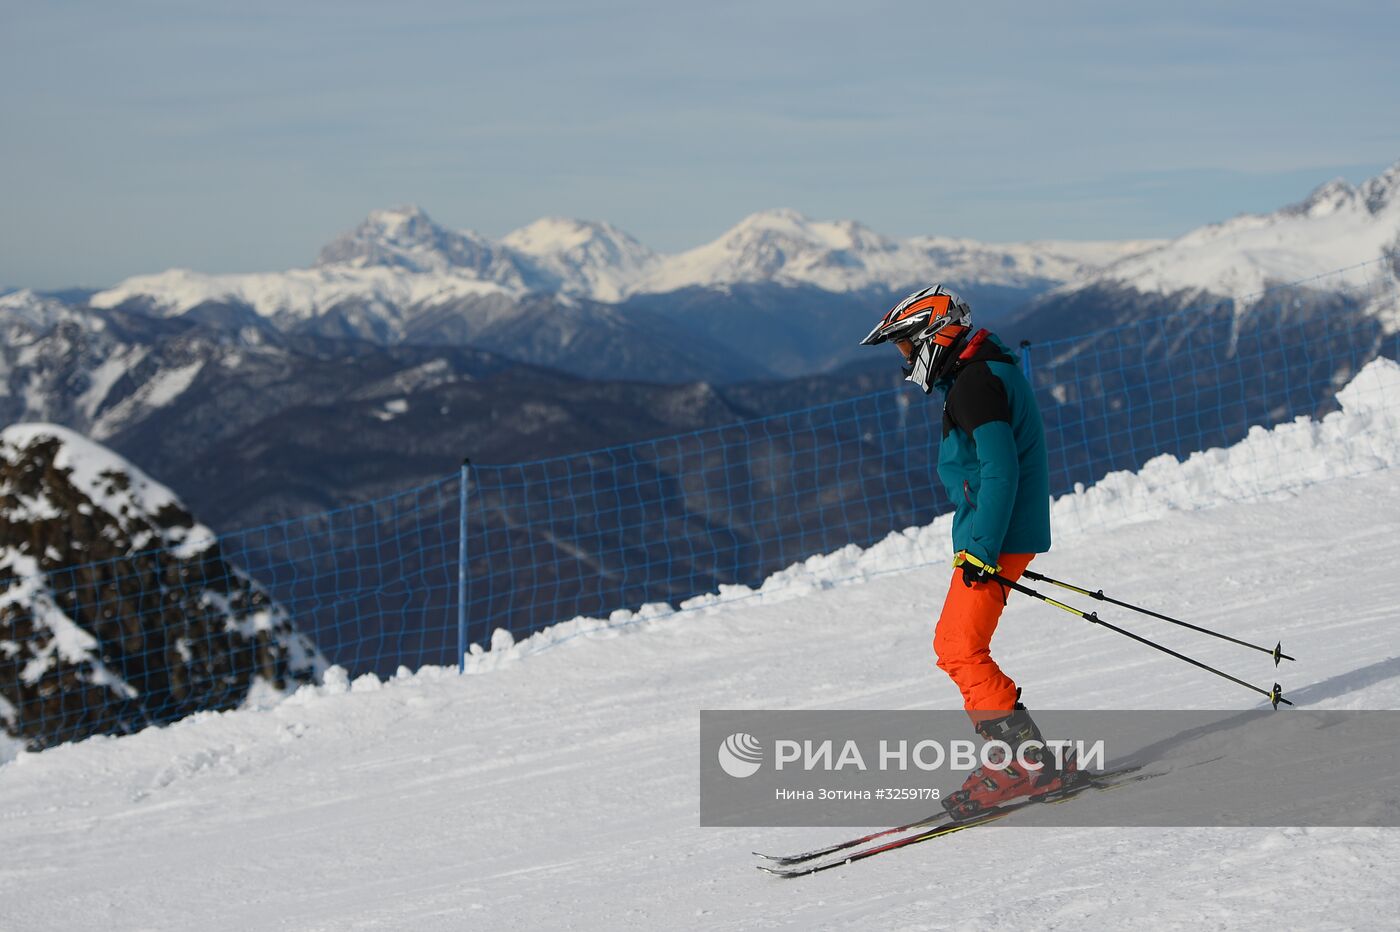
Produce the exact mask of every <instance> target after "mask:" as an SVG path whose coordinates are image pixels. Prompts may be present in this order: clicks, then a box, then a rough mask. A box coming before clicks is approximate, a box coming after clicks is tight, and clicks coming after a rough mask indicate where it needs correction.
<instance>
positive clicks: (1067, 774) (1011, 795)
mask: <svg viewBox="0 0 1400 932" xmlns="http://www.w3.org/2000/svg"><path fill="white" fill-rule="evenodd" d="M977 733H978V734H979V735H981V736H982V737H983V738H985V739H987V740H988V741H1004V742H1006V744H1007V745H1008V746H1009V747H1010V748H1011V760H1009V761H1007V762H1004V763H1003V761H1001V760H998V759H995V758H994V759H993V760H992V761H991V762H992V763H995V764H997V765H998V766H996V767H978V768H977V769H976V770H974V771H973V772H972V773H971V774H969V775H968V777H967V779H966V780H965V781H963V785H962V789H960V790H957V791H956V792H954V793H952V794H950V795H949V796H948V798H947V799H945V800H943V808H944V809H947V810H948V812H949V813H950V814H951V815H952V816H953V818H954V820H956V821H963V820H966V819H970V818H974V817H976V816H977V815H978V814H979V813H982V812H986V811H987V810H990V809H996V808H997V807H999V806H1004V805H1006V804H1007V803H1009V802H1012V801H1014V800H1017V799H1022V798H1029V799H1031V800H1032V801H1034V800H1037V799H1040V798H1043V797H1046V796H1049V795H1051V794H1053V793H1058V792H1061V791H1063V790H1066V789H1069V788H1070V787H1072V786H1074V785H1075V784H1076V783H1077V782H1078V781H1079V777H1080V774H1079V769H1078V767H1077V765H1076V764H1075V762H1074V760H1073V759H1072V758H1070V757H1066V758H1065V759H1064V760H1063V761H1062V762H1061V763H1062V766H1059V767H1057V766H1056V762H1055V755H1054V754H1053V753H1051V752H1050V750H1049V749H1048V748H1045V747H1044V746H1043V745H1044V743H1045V738H1044V737H1043V736H1042V735H1041V733H1040V729H1039V728H1038V727H1037V726H1036V724H1035V720H1034V719H1032V718H1031V714H1030V712H1028V711H1027V710H1026V707H1025V706H1024V705H1022V704H1021V703H1019V702H1018V703H1016V707H1015V709H1014V711H1012V712H1011V714H1009V715H1004V716H1002V717H1000V718H992V719H985V720H983V721H981V722H979V723H978V724H977ZM1028 741H1035V742H1038V743H1039V745H1040V746H1039V747H1036V748H1030V749H1027V751H1026V754H1025V758H1026V761H1027V763H1029V764H1030V765H1031V766H1030V767H1029V768H1027V767H1023V766H1022V765H1021V763H1020V761H1018V760H1017V752H1018V751H1019V750H1020V748H1021V745H1023V744H1025V743H1026V742H1028Z"/></svg>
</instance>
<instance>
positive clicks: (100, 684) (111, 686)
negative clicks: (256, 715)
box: [0, 424, 326, 749]
mask: <svg viewBox="0 0 1400 932" xmlns="http://www.w3.org/2000/svg"><path fill="white" fill-rule="evenodd" d="M325 667H326V663H325V660H324V659H323V658H322V657H321V655H320V653H319V652H318V651H317V649H316V647H315V646H314V645H313V644H312V643H311V641H310V640H309V639H307V638H306V637H305V636H303V635H302V634H301V633H299V632H298V631H297V629H296V627H295V626H294V625H293V623H292V620H291V618H290V617H289V616H288V615H287V613H286V611H284V610H283V609H282V608H281V607H280V606H278V605H277V604H276V603H274V602H273V600H272V599H271V598H270V597H269V596H268V594H267V593H266V591H264V590H263V589H262V588H261V587H260V586H259V585H258V584H257V583H255V582H254V581H253V580H251V579H250V578H249V577H248V576H247V575H246V574H244V573H243V572H241V571H240V570H239V569H237V568H236V567H234V566H231V565H230V564H229V563H228V562H227V561H226V560H225V559H224V558H223V556H222V555H221V552H220V547H219V542H218V540H217V539H216V538H215V536H214V534H213V533H212V532H211V531H210V530H209V529H208V528H206V527H204V526H203V525H201V524H199V523H198V522H196V521H195V520H194V518H193V516H191V514H190V513H189V511H187V510H186V509H185V507H184V506H183V505H182V504H181V503H180V501H179V500H178V499H177V498H176V497H175V495H174V494H173V493H171V492H170V490H169V489H166V488H165V487H164V486H161V485H160V484H158V483H156V482H154V481H152V480H151V479H149V478H148V477H147V476H146V475H145V474H144V473H142V472H141V471H140V470H138V469H136V468H135V467H133V466H131V465H130V464H129V463H127V462H126V461H125V460H123V459H121V458H120V457H119V456H117V455H116V454H113V453H111V452H110V451H108V450H106V449H105V448H103V447H101V446H99V445H98V444H96V443H93V442H92V441H89V440H87V439H85V438H83V437H82V436H80V435H78V434H76V433H74V432H72V431H70V430H67V429H66V428H62V427H56V426H52V425H44V424H20V425H15V426H12V427H8V428H6V429H5V430H4V431H3V432H0V723H2V724H3V726H4V729H5V730H6V731H7V732H8V733H9V734H10V735H12V736H14V737H16V738H18V739H20V740H22V741H23V742H25V744H26V745H27V746H28V747H30V748H32V749H38V748H43V747H47V746H50V745H53V744H57V743H60V742H63V741H71V740H74V739H78V738H84V737H88V736H90V735H96V734H121V733H127V732H132V731H137V730H139V729H141V728H144V727H146V726H148V725H158V724H163V723H167V722H172V721H174V720H176V719H179V718H181V717H183V716H185V715H188V714H190V713H192V712H196V711H201V710H206V709H229V708H233V707H236V706H238V705H240V704H241V703H243V702H244V701H245V700H246V699H247V698H248V696H249V694H250V692H251V691H253V690H255V689H273V690H285V689H288V688H290V687H295V686H296V685H298V684H300V683H307V682H313V681H315V680H317V679H318V678H319V676H320V674H321V672H322V671H323V670H324V669H325Z"/></svg>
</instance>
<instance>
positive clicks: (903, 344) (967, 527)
mask: <svg viewBox="0 0 1400 932" xmlns="http://www.w3.org/2000/svg"><path fill="white" fill-rule="evenodd" d="M879 343H893V344H894V345H895V346H896V347H898V348H899V351H900V352H901V353H902V354H903V355H904V360H905V366H904V374H905V378H906V381H909V382H913V383H914V384H915V385H917V386H919V388H921V389H923V391H924V393H925V394H929V393H930V392H932V391H933V389H935V388H937V389H938V390H939V391H940V392H942V394H943V440H942V444H941V446H940V449H939V455H938V475H939V478H940V479H941V480H942V481H943V484H944V486H945V487H946V488H947V490H948V493H949V495H950V496H951V497H952V500H953V501H954V502H955V503H956V511H955V512H954V515H953V550H954V552H955V554H956V555H955V557H954V559H953V578H952V581H951V583H950V584H949V586H948V595H947V598H946V599H945V601H944V603H943V611H942V613H941V614H940V615H939V618H938V625H937V627H936V628H935V630H934V636H933V649H934V653H935V654H936V656H937V658H938V666H939V667H940V668H941V669H942V670H943V671H944V672H945V673H947V674H948V675H949V676H950V677H951V678H952V680H953V682H954V683H955V684H957V687H958V689H959V690H960V691H961V692H962V696H963V706H964V708H966V709H967V713H968V716H969V717H970V718H971V719H972V723H973V727H974V728H975V729H976V731H977V733H978V734H980V735H981V736H982V737H984V738H985V739H987V740H989V741H990V740H1000V741H1005V742H1006V743H1007V744H1008V745H1009V746H1010V747H1011V749H1012V751H1013V754H1014V752H1016V751H1017V750H1018V749H1019V747H1020V745H1022V744H1024V743H1026V742H1028V741H1032V740H1035V741H1037V742H1041V744H1043V738H1042V736H1041V733H1040V729H1039V728H1037V727H1036V724H1035V722H1034V720H1032V718H1031V716H1030V713H1029V712H1028V711H1026V707H1025V706H1024V705H1022V704H1021V702H1020V701H1019V700H1020V695H1021V690H1020V688H1018V687H1017V686H1016V684H1015V683H1014V682H1013V681H1012V679H1011V678H1010V677H1009V676H1007V675H1006V674H1005V673H1004V672H1003V671H1002V669H1001V668H1000V667H999V666H997V663H996V661H994V660H993V659H992V656H991V653H990V650H989V648H990V644H991V640H992V633H993V632H994V631H996V626H997V621H998V619H999V618H1000V617H1001V611H1002V608H1003V607H1005V605H1006V596H1007V592H1006V590H1005V588H1004V587H1003V586H1001V585H1000V584H999V583H997V582H995V581H993V580H992V579H991V577H992V575H993V574H996V575H1000V576H1002V577H1003V578H1005V579H1008V580H1011V581H1013V582H1014V581H1016V580H1017V579H1019V578H1020V576H1021V574H1022V573H1023V572H1024V571H1025V569H1026V567H1027V565H1028V564H1029V563H1030V562H1031V560H1032V558H1034V557H1035V555H1036V554H1038V553H1044V552H1045V551H1047V550H1049V549H1050V467H1049V462H1048V460H1047V457H1046V450H1045V430H1044V426H1043V425H1042V423H1041V419H1040V411H1039V409H1038V408H1037V407H1036V403H1035V397H1034V394H1033V392H1032V390H1031V386H1030V383H1029V382H1028V381H1027V380H1026V377H1025V375H1024V374H1022V372H1021V369H1020V367H1019V366H1018V365H1017V360H1016V357H1015V356H1014V355H1012V353H1011V352H1010V350H1008V349H1007V347H1006V345H1005V344H1004V343H1002V342H1001V340H999V339H998V338H997V337H996V336H994V335H993V334H992V333H990V332H988V331H987V330H977V331H975V332H974V331H973V329H972V309H971V308H970V307H969V306H968V304H967V302H966V301H964V300H962V299H961V298H960V297H958V295H956V294H954V293H953V292H951V291H949V290H947V289H946V288H944V287H943V286H942V285H933V286H931V287H929V288H925V289H924V290H922V291H918V292H915V293H914V294H912V295H910V296H909V297H907V298H905V299H904V300H903V301H901V302H899V303H898V304H896V305H895V306H894V307H893V308H892V309H891V310H890V312H889V313H887V314H886V315H885V317H884V319H883V320H881V321H880V323H879V324H878V325H876V327H875V329H874V330H872V331H870V335H869V336H867V337H866V338H865V339H864V340H862V341H861V344H862V345H863V346H873V345H875V344H879ZM1026 758H1027V759H1028V760H1032V761H1036V762H1039V763H1040V765H1041V766H1040V767H1039V768H1038V769H1036V770H1034V771H1032V772H1029V773H1028V772H1025V771H1024V770H1023V769H1022V768H1020V767H1017V766H1015V765H1014V764H1013V765H1011V766H1008V767H1006V769H1004V770H996V769H990V770H984V768H978V770H977V771H975V772H974V773H972V774H971V775H970V776H969V777H968V778H967V781H966V782H965V783H964V784H963V788H962V789H961V790H959V791H958V792H956V793H953V794H952V795H951V796H950V797H949V798H948V799H947V800H945V801H944V805H945V806H947V807H948V808H949V810H950V811H952V812H953V813H954V815H957V816H970V815H972V814H973V813H975V812H976V811H978V810H979V809H982V808H988V807H992V806H996V805H999V804H1001V803H1003V802H1006V801H1008V800H1011V799H1015V798H1018V797H1023V796H1037V795H1043V794H1046V793H1051V792H1054V791H1056V790H1059V789H1061V788H1063V787H1064V786H1066V785H1067V784H1068V783H1069V782H1071V781H1072V780H1073V778H1074V776H1075V774H1074V768H1073V764H1072V762H1068V763H1066V765H1065V766H1064V767H1062V768H1057V767H1056V766H1055V760H1054V757H1053V755H1051V754H1046V755H1044V759H1043V760H1042V759H1041V758H1040V756H1039V755H1037V754H1036V753H1034V750H1033V748H1027V753H1026Z"/></svg>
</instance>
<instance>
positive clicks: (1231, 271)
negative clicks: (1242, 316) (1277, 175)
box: [1065, 162, 1400, 299]
mask: <svg viewBox="0 0 1400 932" xmlns="http://www.w3.org/2000/svg"><path fill="white" fill-rule="evenodd" d="M1397 190H1400V162H1397V163H1395V164H1394V165H1392V166H1390V167H1389V168H1388V169H1386V170H1385V171H1384V172H1382V173H1381V174H1379V175H1377V176H1376V177H1374V178H1371V179H1369V180H1368V181H1366V182H1364V183H1363V184H1361V185H1358V186H1353V185H1351V184H1349V183H1348V182H1347V181H1345V180H1343V179H1340V178H1338V179H1335V180H1333V181H1329V182H1327V183H1326V184H1323V185H1321V186H1319V187H1318V188H1316V189H1315V190H1313V192H1312V193H1311V194H1309V195H1308V196H1307V197H1306V198H1304V199H1303V200H1302V201H1299V202H1298V203H1296V204H1290V205H1289V206H1287V207H1283V208H1281V209H1279V210H1276V211H1274V212H1273V213H1270V214H1243V215H1241V216H1238V217H1235V218H1233V219H1231V220H1226V221H1224V222H1222V223H1214V224H1211V225H1209V226H1204V227H1200V228H1198V229H1195V230H1192V231H1191V232H1189V233H1187V234H1185V235H1184V236H1182V237H1180V238H1178V239H1176V240H1173V241H1172V242H1170V243H1167V244H1166V245H1164V246H1161V247H1160V248H1158V249H1154V250H1150V251H1148V252H1145V253H1142V254H1140V255H1136V256H1130V257H1128V258H1126V259H1123V260H1121V261H1119V262H1116V263H1113V264H1112V265H1109V266H1108V267H1106V268H1104V269H1103V270H1102V271H1101V272H1099V273H1098V274H1097V275H1095V276H1094V277H1093V278H1092V279H1090V280H1088V281H1084V282H1077V283H1074V284H1072V285H1070V286H1067V287H1066V289H1065V290H1071V289H1075V288H1079V287H1088V286H1090V285H1093V284H1096V283H1112V284H1116V285H1120V286H1124V287H1128V288H1132V289H1135V290H1137V291H1140V292H1144V293H1153V292H1156V293H1161V294H1175V293H1178V292H1198V291H1203V292H1208V293H1210V294H1214V295H1219V296H1222V297H1230V298H1236V299H1241V298H1246V297H1248V296H1250V295H1254V294H1257V293H1258V292H1260V291H1262V290H1264V289H1265V288H1267V287H1268V286H1269V285H1270V284H1274V283H1278V282H1288V281H1298V280H1300V279H1305V278H1311V277H1314V276H1318V275H1323V274H1325V273H1327V272H1330V271H1334V270H1336V269H1343V268H1349V267H1351V266H1356V265H1360V264H1362V263H1365V262H1368V261H1370V260H1373V259H1379V258H1381V257H1383V256H1385V255H1388V254H1390V252H1391V251H1393V250H1394V249H1395V247H1396V243H1397V242H1400V196H1397V195H1396V192H1397Z"/></svg>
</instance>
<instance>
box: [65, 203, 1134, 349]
mask: <svg viewBox="0 0 1400 932" xmlns="http://www.w3.org/2000/svg"><path fill="white" fill-rule="evenodd" d="M1152 245H1154V244H1153V243H1151V242H1124V243H1055V242H1046V243H1026V244H1012V245H1007V246H993V245H987V244H982V243H976V242H973V241H970V240H951V239H937V238H927V237H926V238H921V239H915V240H908V241H900V240H893V239H889V238H886V237H883V236H880V235H879V234H877V233H874V232H873V231H871V230H869V229H867V228H866V227H863V226H861V225H860V224H858V223H854V222H852V221H839V222H825V221H817V220H811V219H809V218H807V217H804V216H802V215H801V214H799V213H797V212H796V211H791V210H774V211H766V212H763V213H757V214H754V215H752V216H750V217H747V218H745V219H744V220H742V221H741V222H740V223H739V224H738V225H736V226H735V227H734V228H733V229H731V230H729V231H728V232H726V233H725V234H724V235H722V236H721V237H720V238H719V239H717V240H715V241H714V242H712V243H709V244H707V245H704V246H701V247H698V248H696V249H692V250H689V251H686V252H682V253H678V254H675V255H670V256H662V255H658V254H656V253H654V252H652V251H651V250H650V249H648V248H647V247H646V246H644V245H642V244H641V243H639V242H638V241H637V240H636V239H634V238H633V237H631V236H629V235H628V234H626V233H624V232H623V231H621V230H619V229H617V228H616V227H613V226H611V225H609V224H605V223H594V222H587V221H581V220H567V219H559V218H547V219H543V220H539V221H536V222H535V223H532V224H530V225H529V226H526V227H523V228H522V229H519V230H516V231H515V232H513V233H510V234H508V235H507V236H506V237H504V238H503V239H502V240H501V241H499V242H493V241H491V240H488V239H487V238H485V237H483V236H481V235H479V234H476V233H471V232H461V231H455V230H449V229H447V228H445V227H442V226H440V225H438V224H436V223H434V222H433V221H432V220H431V218H429V217H428V215H427V214H426V213H424V212H423V211H422V210H421V209H420V208H417V207H402V208H396V209H393V210H377V211H374V212H372V213H371V214H370V216H369V218H368V219H366V220H365V222H364V223H362V224H361V225H360V226H358V227H356V228H355V229H354V230H352V231H350V232H348V233H346V234H344V235H343V236H340V237H338V238H337V239H336V240H335V241H333V242H332V243H330V244H329V245H327V246H326V247H325V248H324V249H323V250H322V251H321V255H320V257H319V259H318V260H317V262H316V265H315V266H314V267H313V268H311V269H293V270H290V271H287V272H279V273H264V274H247V275H207V274H202V273H197V272H191V271H188V270H182V269H176V270H171V271H168V272H164V273H161V274H157V275H144V276H138V277H135V278H130V279H127V280H126V281H123V282H121V283H120V284H118V285H116V286H115V287H113V288H110V289H108V290H106V291H103V292H100V293H98V294H96V295H94V296H93V297H92V299H91V303H92V304H93V305H94V306H95V307H102V308H110V307H119V306H124V305H130V306H137V307H141V308H143V309H145V310H147V311H149V312H152V313H158V314H163V315H176V314H182V313H185V312H186V311H188V310H190V309H191V308H194V307H197V306H199V305H201V304H208V303H225V304H239V305H244V306H247V307H249V308H251V309H252V310H253V311H254V312H256V313H257V314H258V315H260V316H262V317H266V318H271V319H274V320H280V321H284V322H295V321H305V320H307V319H309V318H315V317H319V316H321V315H324V314H328V313H331V312H333V311H334V310H336V309H337V308H343V307H344V306H345V305H346V304H347V303H350V302H355V303H357V304H359V305H361V306H362V307H364V308H366V309H367V312H368V313H371V314H374V315H376V316H378V317H380V318H383V319H384V321H385V324H384V329H385V330H386V331H387V332H389V333H391V334H393V333H396V332H397V330H398V329H399V328H400V327H401V325H402V323H403V322H404V321H408V320H411V319H412V318H413V317H414V316H415V315H416V314H418V313H421V312H422V310H423V309H425V308H431V307H441V306H443V305H446V304H449V303H450V302H454V301H457V302H460V301H462V300H464V299H479V298H483V297H492V296H494V297H502V296H504V297H508V298H513V299H520V298H523V297H524V296H526V295H529V294H537V295H539V294H547V295H557V296H559V297H561V298H566V299H567V298H575V299H582V300H591V301H600V302H611V303H616V302H618V301H622V300H624V299H626V298H627V297H629V296H634V295H645V294H664V293H667V292H671V291H676V290H680V289H685V288H720V289H722V288H726V287H729V286H731V285H735V284H746V283H747V284H751V283H760V282H761V283H771V284H775V285H780V286H784V285H786V286H794V285H805V286H812V287H815V288H820V289H823V290H826V291H831V292H837V293H846V292H853V291H860V290H865V289H872V288H874V289H879V290H882V291H901V290H907V289H908V288H910V287H912V286H914V285H917V284H921V283H926V282H927V281H929V280H931V279H941V280H950V279H951V280H954V281H957V282H959V283H960V284H961V285H963V286H964V287H967V286H969V285H977V284H994V285H1004V286H1012V287H1017V288H1026V289H1032V290H1034V289H1042V288H1044V287H1046V286H1047V285H1049V284H1053V283H1057V282H1061V281H1065V280H1067V279H1068V278H1071V277H1073V276H1076V275H1079V274H1082V273H1083V272H1085V271H1087V270H1089V269H1092V268H1096V267H1098V266H1100V265H1103V264H1104V263H1106V262H1109V261H1112V260H1114V259H1117V258H1119V257H1121V256H1123V255H1125V254H1129V253H1132V252H1136V251H1140V250H1141V249H1144V248H1147V247H1149V246H1152ZM470 312H471V309H470V308H464V313H470Z"/></svg>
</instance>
